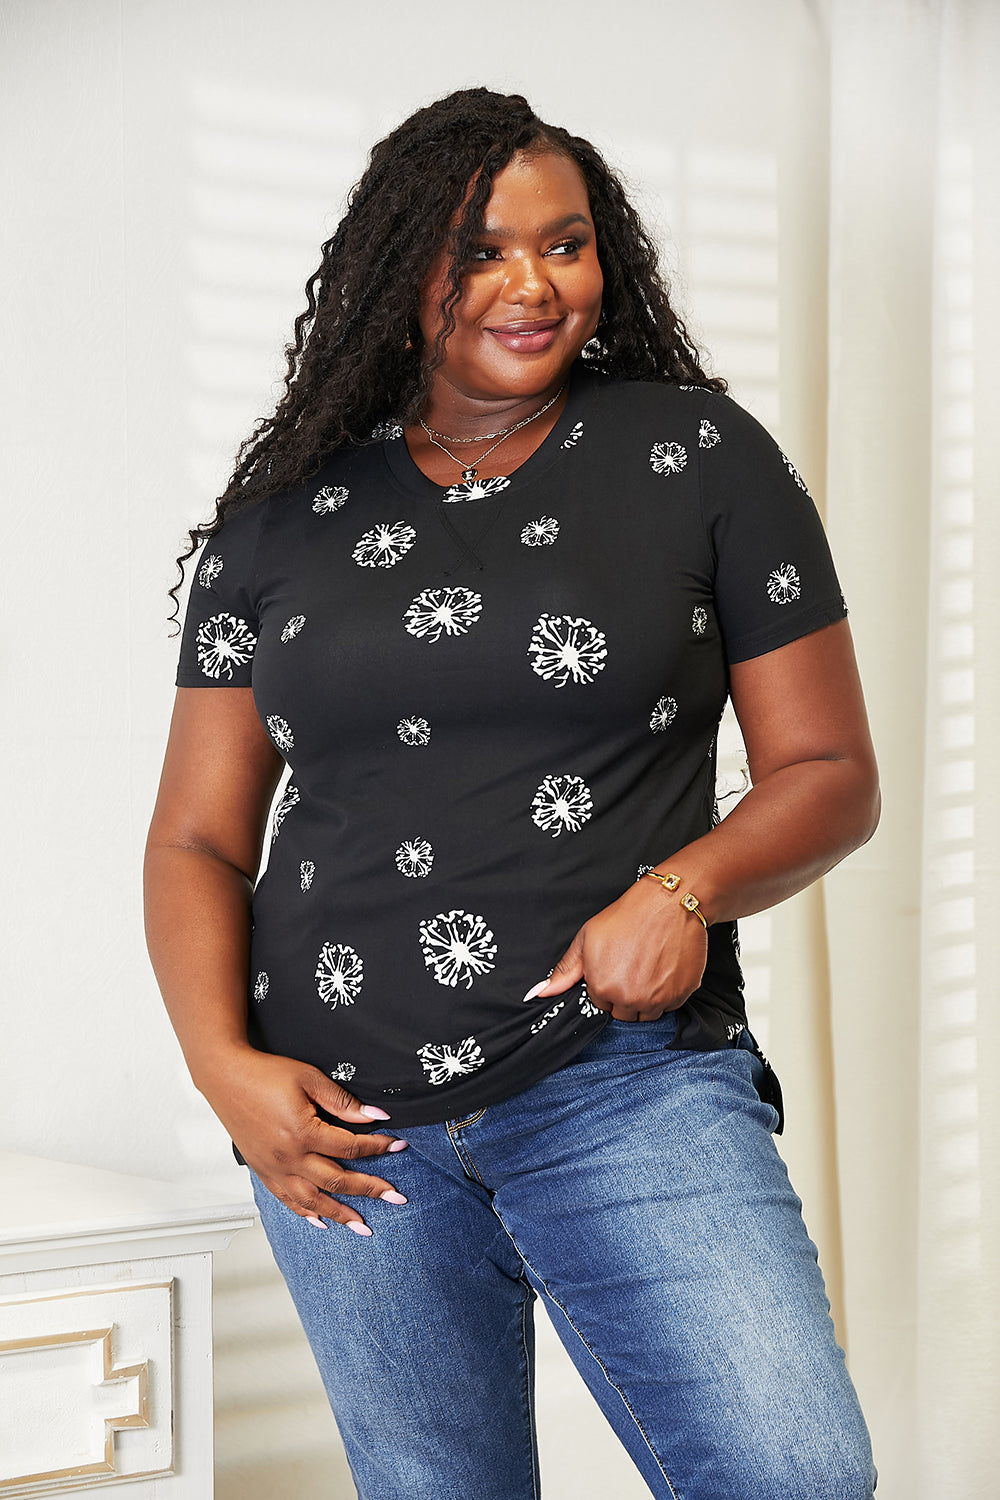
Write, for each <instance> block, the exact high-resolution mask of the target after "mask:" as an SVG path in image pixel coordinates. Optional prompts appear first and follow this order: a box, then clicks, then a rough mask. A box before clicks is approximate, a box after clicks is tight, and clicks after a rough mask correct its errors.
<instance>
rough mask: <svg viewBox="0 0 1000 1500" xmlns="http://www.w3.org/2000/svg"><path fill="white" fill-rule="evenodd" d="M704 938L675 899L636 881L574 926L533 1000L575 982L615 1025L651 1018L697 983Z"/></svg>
mask: <svg viewBox="0 0 1000 1500" xmlns="http://www.w3.org/2000/svg"><path fill="white" fill-rule="evenodd" d="M707 956H708V935H707V933H706V931H705V928H704V927H703V926H702V925H701V923H700V922H699V921H698V918H697V917H696V916H693V915H692V914H691V913H690V912H688V911H685V909H684V907H683V906H681V904H680V901H679V899H678V897H677V896H676V895H668V894H667V892H666V891H664V890H663V888H662V887H660V886H657V885H656V884H655V883H654V882H653V881H652V880H645V879H643V880H638V881H636V883H635V885H633V886H630V887H629V889H628V890H627V891H626V892H625V894H624V895H622V896H619V898H618V900H617V901H613V902H612V903H611V905H610V906H606V907H605V908H604V910H603V911H599V912H598V913H597V915H596V916H594V917H591V918H590V921H589V922H585V923H584V924H583V926H582V927H581V928H580V930H579V932H578V933H577V935H576V937H575V938H574V939H573V941H572V943H570V945H569V947H568V948H567V950H566V952H565V953H564V954H563V956H562V958H561V959H560V960H559V962H558V963H557V964H556V966H555V969H554V970H553V972H552V977H551V979H549V981H548V983H547V984H546V985H544V986H543V987H542V988H541V989H538V990H537V991H536V996H537V999H538V1000H539V1001H542V1000H548V999H550V998H551V997H552V996H554V995H561V994H563V992H564V991H565V990H568V989H569V988H570V986H571V985H574V984H577V983H579V981H580V980H581V979H584V978H585V979H586V981H587V994H588V996H589V998H590V1000H591V1001H592V1003H593V1004H594V1005H596V1006H597V1007H598V1009H600V1010H604V1011H608V1012H610V1014H611V1015H612V1016H614V1018H615V1019H616V1020H618V1021H656V1020H658V1019H659V1017H660V1016H662V1015H664V1014H665V1013H666V1012H667V1011H671V1010H677V1008H678V1007H679V1006H681V1005H683V1004H684V1001H685V1000H686V999H687V998H688V996H689V995H692V994H693V993H694V991H695V990H696V989H697V988H698V986H699V984H700V983H701V977H702V974H703V973H704V972H705V960H706V958H707Z"/></svg>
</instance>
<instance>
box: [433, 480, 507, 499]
mask: <svg viewBox="0 0 1000 1500" xmlns="http://www.w3.org/2000/svg"><path fill="white" fill-rule="evenodd" d="M509 484H510V480H509V479H508V478H507V476H506V474H497V475H496V476H495V477H494V478H493V479H466V480H465V481H464V482H463V483H462V484H453V485H452V486H451V488H450V489H447V490H445V492H444V494H443V495H442V497H441V498H442V500H446V501H447V502H448V504H449V505H454V503H455V502H456V500H489V499H491V497H492V496H493V495H499V494H500V492H501V490H505V489H506V488H507V486H508V485H509Z"/></svg>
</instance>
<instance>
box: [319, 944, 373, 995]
mask: <svg viewBox="0 0 1000 1500" xmlns="http://www.w3.org/2000/svg"><path fill="white" fill-rule="evenodd" d="M364 977H365V966H364V963H363V962H362V960H361V958H360V957H359V955H358V954H357V953H355V951H354V949H353V948H349V947H348V945H347V944H346V943H324V944H323V946H322V948H321V949H320V954H319V961H318V963H317V964H316V975H315V978H316V989H317V991H318V993H319V998H320V999H321V1000H325V1001H326V1003H327V1005H333V1006H337V1005H353V1004H354V1002H355V1000H356V999H357V998H358V996H359V995H360V993H361V985H362V982H363V980H364Z"/></svg>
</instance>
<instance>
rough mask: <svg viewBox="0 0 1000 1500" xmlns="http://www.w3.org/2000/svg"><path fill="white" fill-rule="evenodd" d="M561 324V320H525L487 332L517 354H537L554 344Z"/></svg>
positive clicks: (506, 324) (501, 325) (505, 324)
mask: <svg viewBox="0 0 1000 1500" xmlns="http://www.w3.org/2000/svg"><path fill="white" fill-rule="evenodd" d="M561 322H562V319H561V318H525V319H522V320H521V321H520V322H515V323H501V324H499V326H498V327H496V328H487V330H486V332H487V333H490V334H492V335H493V337H494V338H495V339H496V340H497V342H498V343H500V344H503V346H504V348H505V349H512V350H513V351H514V352H515V353H516V354H537V353H539V352H541V351H542V350H543V349H548V348H549V346H550V345H551V344H552V343H553V341H554V339H555V336H556V331H557V330H558V328H559V325H560V323H561Z"/></svg>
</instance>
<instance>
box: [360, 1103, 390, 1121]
mask: <svg viewBox="0 0 1000 1500" xmlns="http://www.w3.org/2000/svg"><path fill="white" fill-rule="evenodd" d="M361 1113H362V1114H363V1115H367V1116H368V1118H369V1120H388V1119H389V1118H390V1117H389V1116H388V1115H387V1114H386V1112H385V1110H384V1109H379V1107H378V1105H377V1104H362V1106H361Z"/></svg>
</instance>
